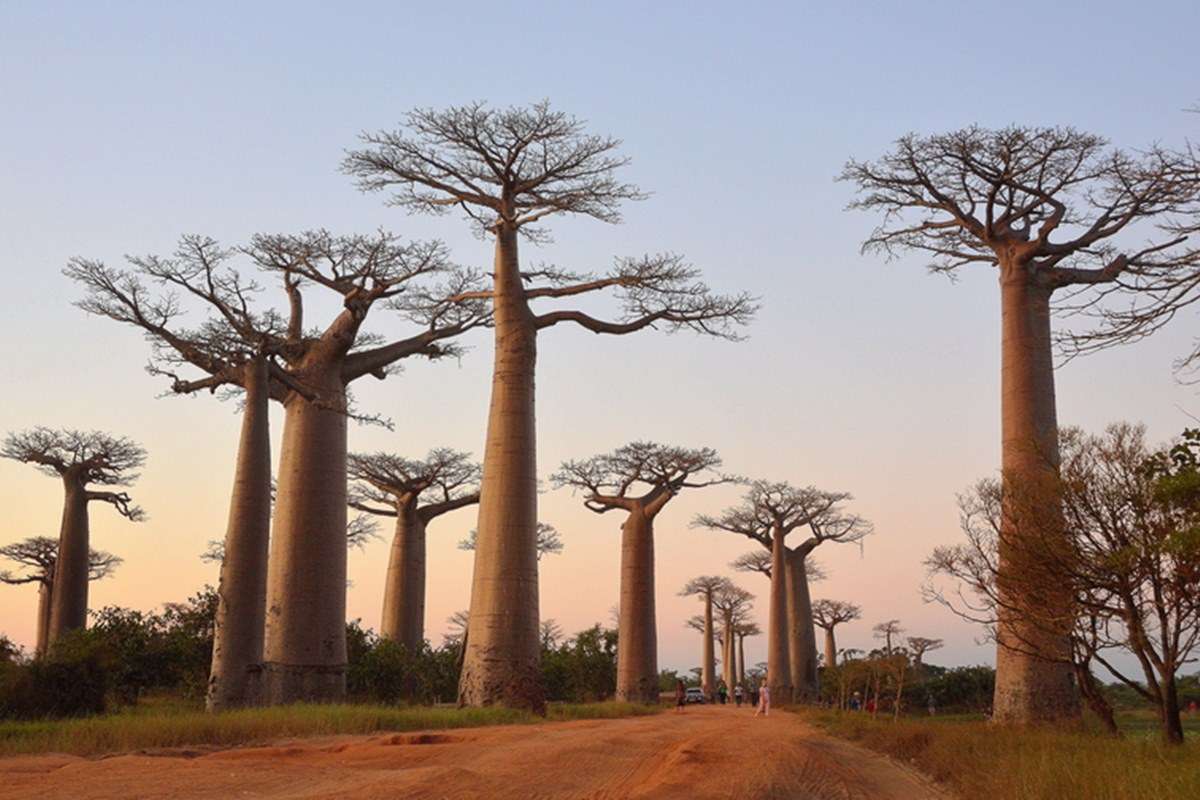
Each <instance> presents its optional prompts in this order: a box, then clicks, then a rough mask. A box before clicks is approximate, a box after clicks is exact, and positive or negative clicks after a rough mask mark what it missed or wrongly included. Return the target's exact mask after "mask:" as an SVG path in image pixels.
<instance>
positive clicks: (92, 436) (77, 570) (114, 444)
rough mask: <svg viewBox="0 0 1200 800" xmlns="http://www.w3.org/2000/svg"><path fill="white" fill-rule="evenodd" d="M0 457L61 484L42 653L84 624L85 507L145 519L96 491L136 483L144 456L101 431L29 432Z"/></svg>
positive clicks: (122, 500) (120, 497)
mask: <svg viewBox="0 0 1200 800" xmlns="http://www.w3.org/2000/svg"><path fill="white" fill-rule="evenodd" d="M0 456H2V457H4V458H11V459H12V460H14V461H21V462H24V463H26V464H33V465H34V466H36V467H37V468H38V470H39V471H40V472H42V473H43V474H45V475H50V476H53V477H56V478H59V479H60V480H61V481H62V483H63V491H64V496H63V515H62V527H61V529H60V531H59V534H58V552H57V554H56V555H55V561H54V584H53V586H52V588H51V592H50V617H49V621H48V622H47V624H46V636H45V643H44V644H45V648H46V649H47V650H48V649H49V648H51V647H53V646H54V643H55V641H57V640H58V638H59V637H60V636H62V635H63V634H64V633H67V632H68V631H71V630H75V629H77V628H82V627H84V626H85V625H86V624H87V609H88V580H89V578H90V575H91V560H90V559H91V553H92V549H91V546H90V532H89V526H88V505H89V504H90V503H93V502H97V501H98V502H102V503H108V504H109V505H111V506H112V507H113V508H115V509H116V511H117V513H118V514H120V515H121V516H123V517H125V518H126V519H128V520H130V521H132V522H141V521H142V520H144V519H145V514H144V513H143V511H142V509H141V508H139V507H138V506H136V505H134V503H133V500H132V499H131V498H130V496H129V494H128V493H127V492H124V491H116V490H113V489H96V488H92V487H95V486H104V487H117V486H128V485H129V484H131V483H133V482H135V481H136V480H137V478H138V475H137V473H136V472H135V470H137V469H138V468H139V467H141V466H142V464H144V463H145V461H146V451H145V450H143V449H142V448H141V446H139V445H138V444H137V443H136V442H134V441H133V440H131V439H126V438H125V437H123V436H111V435H109V434H107V433H102V432H100V431H76V430H52V429H50V428H40V427H39V428H33V429H31V430H27V431H22V432H20V433H10V434H9V435H8V436H7V437H6V438H5V440H4V444H3V445H2V446H0Z"/></svg>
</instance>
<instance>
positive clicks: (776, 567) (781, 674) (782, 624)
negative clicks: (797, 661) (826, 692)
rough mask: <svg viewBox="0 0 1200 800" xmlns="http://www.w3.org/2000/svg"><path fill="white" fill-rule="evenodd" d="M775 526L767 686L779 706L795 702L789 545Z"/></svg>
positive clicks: (772, 544) (768, 631)
mask: <svg viewBox="0 0 1200 800" xmlns="http://www.w3.org/2000/svg"><path fill="white" fill-rule="evenodd" d="M783 537H784V533H783V531H782V530H781V529H780V528H779V526H776V527H775V529H774V530H773V531H772V536H771V599H770V605H769V611H768V618H767V687H768V688H769V689H770V690H771V699H772V701H773V702H776V703H790V702H791V700H792V674H791V670H792V668H791V660H790V658H789V652H788V601H787V573H788V568H787V546H786V545H785V544H784V539H783Z"/></svg>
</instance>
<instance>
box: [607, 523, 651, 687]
mask: <svg viewBox="0 0 1200 800" xmlns="http://www.w3.org/2000/svg"><path fill="white" fill-rule="evenodd" d="M617 614H618V621H617V699H618V700H623V701H626V702H630V703H657V702H658V694H659V692H658V632H657V627H656V626H657V622H656V620H655V610H654V521H653V520H652V519H650V518H649V517H647V516H646V515H645V513H643V512H642V511H641V510H640V509H635V510H634V511H632V512H631V513H630V514H629V516H628V518H626V520H625V524H624V525H622V526H621V598H620V606H619V609H618V612H617Z"/></svg>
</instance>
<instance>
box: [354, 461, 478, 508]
mask: <svg viewBox="0 0 1200 800" xmlns="http://www.w3.org/2000/svg"><path fill="white" fill-rule="evenodd" d="M346 469H347V474H348V475H349V477H350V480H351V481H353V484H352V486H351V491H350V505H351V507H353V508H356V509H358V510H359V511H365V512H367V513H369V514H377V515H380V516H387V517H394V516H396V515H397V513H398V512H399V511H401V510H404V509H408V510H409V511H413V512H415V513H417V514H418V515H421V516H422V517H423V518H424V519H425V520H426V521H428V520H430V519H433V518H434V517H436V516H439V515H441V514H445V513H447V512H449V511H453V510H455V509H457V508H463V507H465V506H469V505H472V504H474V503H477V502H479V479H480V468H479V464H477V463H475V462H474V461H472V460H471V454H470V453H463V452H459V451H457V450H450V449H447V448H438V449H435V450H431V451H429V454H428V455H427V456H425V458H424V459H409V458H402V457H400V456H396V455H392V454H390V453H351V454H350V456H349V459H348V460H347V465H346Z"/></svg>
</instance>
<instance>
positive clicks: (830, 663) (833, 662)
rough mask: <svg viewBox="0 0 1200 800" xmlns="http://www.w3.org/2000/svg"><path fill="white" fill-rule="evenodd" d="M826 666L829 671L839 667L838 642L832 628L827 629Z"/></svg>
mask: <svg viewBox="0 0 1200 800" xmlns="http://www.w3.org/2000/svg"><path fill="white" fill-rule="evenodd" d="M825 666H826V668H828V669H834V668H835V667H837V640H836V639H834V636H833V628H832V627H829V628H826V629H825Z"/></svg>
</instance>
